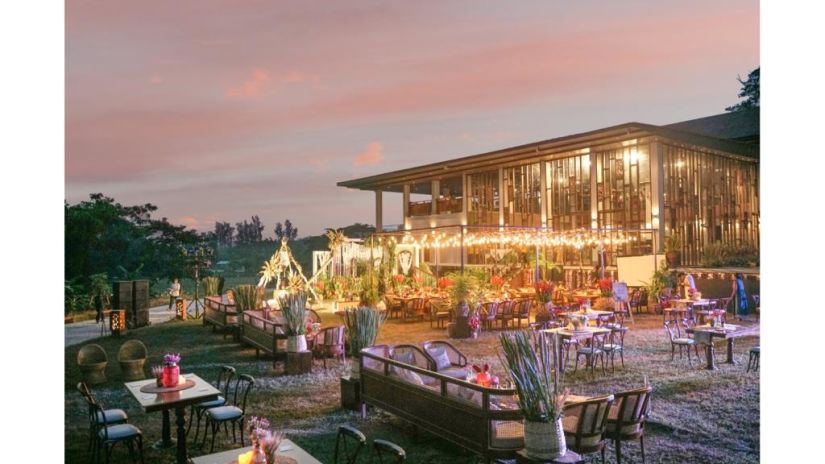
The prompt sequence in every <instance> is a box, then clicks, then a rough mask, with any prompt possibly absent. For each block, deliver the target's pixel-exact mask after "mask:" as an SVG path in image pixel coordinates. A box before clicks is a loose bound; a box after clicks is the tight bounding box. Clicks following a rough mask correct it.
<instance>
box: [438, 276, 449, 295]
mask: <svg viewBox="0 0 825 464" xmlns="http://www.w3.org/2000/svg"><path fill="white" fill-rule="evenodd" d="M436 286H437V287H438V289H439V290H441V291H442V292H443V291H444V290H447V289H448V288H450V287H452V286H453V279H451V278H449V277H441V278H440V279H438V281H437V282H436Z"/></svg>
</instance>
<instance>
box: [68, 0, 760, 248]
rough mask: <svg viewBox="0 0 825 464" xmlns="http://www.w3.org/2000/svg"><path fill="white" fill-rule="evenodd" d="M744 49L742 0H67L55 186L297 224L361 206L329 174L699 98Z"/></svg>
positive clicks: (696, 112)
mask: <svg viewBox="0 0 825 464" xmlns="http://www.w3.org/2000/svg"><path fill="white" fill-rule="evenodd" d="M758 65H759V4H758V2H757V1H738V0H731V1H726V2H718V1H705V0H701V1H693V2H670V1H655V0H651V1H623V2H603V1H599V2H591V1H578V2H562V1H557V2H551V1H524V2H517V3H513V2H502V1H451V2H435V1H416V2H402V1H399V2H387V1H347V2H321V1H317V2H313V1H295V2H284V1H282V2H274V1H243V2H241V1H238V2H229V1H187V2H184V1H177V2H168V1H154V0H153V1H149V0H142V1H140V2H128V3H126V2H108V1H79V0H69V1H68V2H67V3H66V104H67V105H66V129H67V130H66V199H67V201H69V202H70V203H74V202H77V201H80V200H83V199H86V198H87V197H88V194H89V193H92V192H103V193H105V194H106V195H109V196H112V197H114V198H115V199H117V200H118V201H120V202H121V203H124V204H138V203H139V204H142V203H146V202H151V203H154V204H156V205H157V206H158V207H159V211H158V215H159V216H166V217H168V218H169V219H170V220H171V221H173V222H177V223H181V224H186V225H189V226H192V227H195V228H197V229H199V230H209V229H212V228H213V226H214V222H215V221H216V220H225V221H229V222H233V223H234V222H236V221H241V220H243V219H246V218H249V217H250V216H251V215H253V214H257V215H259V216H260V217H261V219H262V220H263V222H264V224H265V225H266V226H267V231H266V232H267V235H270V236H271V235H272V228H273V226H274V224H275V222H276V221H283V220H284V219H286V218H289V219H291V220H292V222H293V223H295V224H296V225H297V226H298V228H299V230H300V235H307V234H317V233H320V232H322V231H323V229H324V228H325V227H341V226H345V225H348V224H351V223H353V222H366V223H373V221H374V214H373V211H374V207H373V194H372V193H370V192H359V191H351V190H347V189H343V188H339V187H336V186H335V183H336V182H338V181H341V180H346V179H350V178H352V177H360V176H366V175H372V174H377V173H380V172H385V171H390V170H395V169H400V168H404V167H409V166H414V165H418V164H424V163H429V162H434V161H439V160H445V159H450V158H455V157H459V156H465V155H470V154H475V153H480V152H484V151H489V150H493V149H498V148H503V147H507V146H512V145H518V144H522V143H528V142H532V141H536V140H542V139H546V138H551V137H555V136H562V135H566V134H570V133H575V132H581V131H586V130H592V129H597V128H600V127H604V126H608V125H612V124H619V123H623V122H628V121H639V122H648V123H653V124H659V123H669V122H675V121H679V120H684V119H691V118H695V117H701V116H706V115H710V114H717V113H720V112H723V111H724V108H725V106H729V105H731V104H733V103H735V102H736V94H737V93H738V90H739V83H738V82H737V81H736V76H737V75H742V76H744V75H746V74H747V73H748V72H749V71H751V70H752V69H753V68H755V67H757V66H758ZM384 205H385V212H384V214H385V218H384V223H385V224H395V223H400V222H401V217H400V211H401V197H400V195H397V194H385V200H384Z"/></svg>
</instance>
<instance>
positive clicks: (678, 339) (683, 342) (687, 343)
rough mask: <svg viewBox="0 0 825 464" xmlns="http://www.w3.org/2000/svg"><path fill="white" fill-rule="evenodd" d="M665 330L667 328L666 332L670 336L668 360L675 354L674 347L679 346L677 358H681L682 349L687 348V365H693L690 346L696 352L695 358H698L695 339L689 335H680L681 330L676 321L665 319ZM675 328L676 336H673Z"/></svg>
mask: <svg viewBox="0 0 825 464" xmlns="http://www.w3.org/2000/svg"><path fill="white" fill-rule="evenodd" d="M664 325H665V330H667V334H668V336H669V337H670V360H671V361H673V359H674V357H675V356H676V347H677V346H678V347H679V359H682V349H683V348H687V355H688V365H690V366H693V362H692V361H691V359H690V348H691V347H693V351H695V352H696V360H697V361H698V360H699V348H698V347H697V345H696V340H694V339H692V338H690V337H682V334H681V330H680V328H679V323H678V322H677V321H665V324H664ZM674 327H675V329H676V336H675V337H674V336H673V329H674Z"/></svg>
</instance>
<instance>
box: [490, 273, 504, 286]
mask: <svg viewBox="0 0 825 464" xmlns="http://www.w3.org/2000/svg"><path fill="white" fill-rule="evenodd" d="M490 285H492V286H493V287H496V288H499V287H501V286H503V285H504V279H502V278H501V277H499V276H497V275H494V276H492V277H490Z"/></svg>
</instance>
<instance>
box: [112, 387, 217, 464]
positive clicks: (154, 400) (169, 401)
mask: <svg viewBox="0 0 825 464" xmlns="http://www.w3.org/2000/svg"><path fill="white" fill-rule="evenodd" d="M182 376H183V377H184V378H186V379H188V380H191V381H193V382H195V386H194V387H192V388H187V389H186V390H180V391H176V392H169V393H143V392H141V391H140V388H141V387H143V386H144V385H152V384H154V383H155V382H156V380H155V379H148V380H138V381H136V382H126V383H125V384H124V385H126V389H127V390H129V393H131V394H132V396H134V397H135V399H136V400H137V402H138V403H139V404H140V407H141V408H143V412H155V411H162V412H163V431H162V435H163V438H162V441H161V445H162V446H171V445H172V444H174V442H173V441H172V438H171V437H170V427H169V410H170V409H174V410H175V418H176V421H175V424H176V425H177V426H178V443H177V448H178V450H177V459H176V462H177V463H178V464H186V463H187V462H189V461H188V458H187V455H186V430H185V429H184V425H185V424H186V410H185V408H186V406H189V405H192V404H196V403H201V402H203V401H212V400H214V399H217V398H218V395H219V394H220V393H221V392H220V391H219V390H218V389H216V388H215V387H213V386H212V385H211V384H210V383H209V382H207V381H205V380H203V379H202V378H200V377H198V376H197V375H195V374H182Z"/></svg>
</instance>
